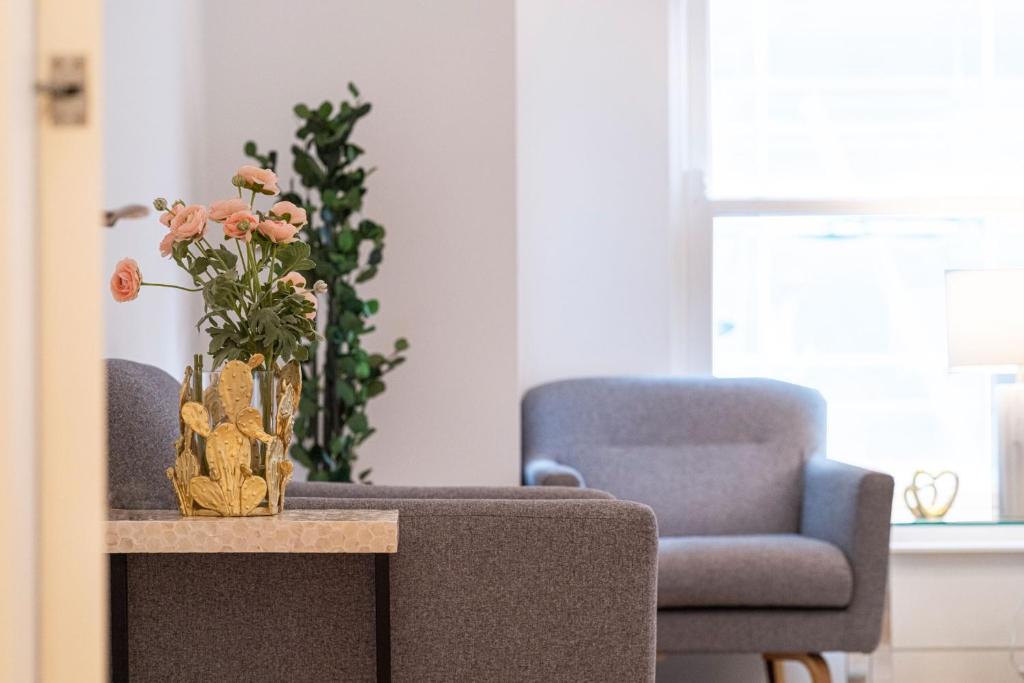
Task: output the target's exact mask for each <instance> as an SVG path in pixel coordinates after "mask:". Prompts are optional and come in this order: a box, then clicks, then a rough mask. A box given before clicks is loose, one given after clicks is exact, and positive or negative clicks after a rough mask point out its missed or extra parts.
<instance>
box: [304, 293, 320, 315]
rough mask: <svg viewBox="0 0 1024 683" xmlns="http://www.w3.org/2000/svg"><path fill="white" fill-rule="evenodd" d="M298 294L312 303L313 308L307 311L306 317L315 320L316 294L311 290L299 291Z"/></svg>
mask: <svg viewBox="0 0 1024 683" xmlns="http://www.w3.org/2000/svg"><path fill="white" fill-rule="evenodd" d="M300 294H301V295H302V298H303V299H305V300H306V301H308V302H309V303H311V304H313V310H312V311H310V312H309V313H307V314H306V317H307V318H309V319H310V320H316V307H317V304H318V302H317V300H316V294H313V292H300Z"/></svg>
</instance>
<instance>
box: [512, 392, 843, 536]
mask: <svg viewBox="0 0 1024 683" xmlns="http://www.w3.org/2000/svg"><path fill="white" fill-rule="evenodd" d="M522 410H523V416H522V417H523V421H522V425H523V427H522V428H523V434H522V437H523V439H522V444H523V459H524V463H525V462H529V461H531V460H533V459H538V458H548V459H552V460H556V461H558V462H561V463H563V464H566V465H569V466H571V467H574V468H576V469H577V470H579V471H580V472H581V473H582V475H583V478H584V480H585V481H586V485H587V486H589V487H592V488H597V489H602V490H604V491H608V492H610V493H612V494H614V495H615V496H616V497H618V498H620V499H624V500H633V501H637V502H641V503H645V504H647V505H649V506H651V507H652V508H654V511H655V514H656V516H657V519H658V529H659V533H660V534H661V535H662V536H679V535H697V534H701V535H716V534H743V533H792V532H797V531H798V530H799V527H800V507H801V501H802V489H803V465H804V461H805V460H806V459H807V458H809V457H811V456H812V455H815V454H818V455H821V454H823V453H824V448H825V401H824V399H823V398H822V397H821V395H820V394H819V393H818V392H816V391H814V390H812V389H807V388H805V387H800V386H797V385H794V384H787V383H785V382H778V381H775V380H767V379H714V378H699V379H698V378H593V379H574V380H565V381H561V382H553V383H550V384H544V385H541V386H538V387H536V388H534V389H532V390H530V391H529V392H527V394H526V396H525V397H524V399H523V406H522Z"/></svg>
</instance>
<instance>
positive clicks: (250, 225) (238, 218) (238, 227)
mask: <svg viewBox="0 0 1024 683" xmlns="http://www.w3.org/2000/svg"><path fill="white" fill-rule="evenodd" d="M259 222H260V219H259V218H256V216H254V215H253V214H252V213H251V212H249V211H248V210H245V211H236V212H234V213H233V214H231V215H230V216H228V218H227V220H225V221H224V235H225V236H226V237H234V238H235V239H239V240H245V241H246V242H248V241H249V240H251V239H252V231H253V230H255V229H256V226H257V225H259Z"/></svg>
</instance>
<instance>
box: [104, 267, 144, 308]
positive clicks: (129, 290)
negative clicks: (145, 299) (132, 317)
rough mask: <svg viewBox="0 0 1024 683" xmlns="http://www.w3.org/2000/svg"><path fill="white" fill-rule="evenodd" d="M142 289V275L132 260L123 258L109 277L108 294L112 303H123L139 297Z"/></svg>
mask: <svg viewBox="0 0 1024 683" xmlns="http://www.w3.org/2000/svg"><path fill="white" fill-rule="evenodd" d="M141 288H142V273H141V272H139V264H138V263H136V262H135V260H134V259H130V258H123V259H121V260H120V261H118V262H117V266H116V267H115V268H114V274H113V275H112V276H111V277H110V293H111V294H112V295H113V296H114V301H117V302H119V303H124V302H125V301H131V300H132V299H134V298H135V297H137V296H138V295H139V289H141Z"/></svg>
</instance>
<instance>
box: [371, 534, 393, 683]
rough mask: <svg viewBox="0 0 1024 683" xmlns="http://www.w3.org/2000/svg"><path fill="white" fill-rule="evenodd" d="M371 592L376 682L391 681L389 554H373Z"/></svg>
mask: <svg viewBox="0 0 1024 683" xmlns="http://www.w3.org/2000/svg"><path fill="white" fill-rule="evenodd" d="M373 565H374V571H373V592H374V595H376V599H377V606H376V612H375V614H374V618H375V621H376V628H377V633H376V637H377V683H391V576H390V574H391V555H389V554H388V553H376V554H374V556H373Z"/></svg>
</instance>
